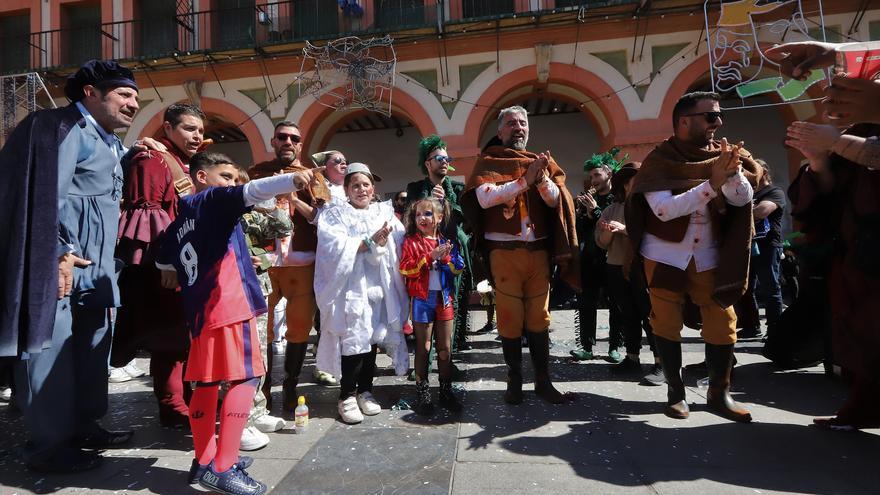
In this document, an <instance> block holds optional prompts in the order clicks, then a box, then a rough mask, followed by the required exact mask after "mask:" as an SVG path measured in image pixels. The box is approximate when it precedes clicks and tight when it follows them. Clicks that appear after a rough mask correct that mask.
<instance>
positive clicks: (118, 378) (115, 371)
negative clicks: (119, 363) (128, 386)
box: [107, 368, 131, 383]
mask: <svg viewBox="0 0 880 495" xmlns="http://www.w3.org/2000/svg"><path fill="white" fill-rule="evenodd" d="M130 380H131V375H129V374H128V373H126V372H125V368H110V376H109V377H108V378H107V381H109V382H110V383H122V382H127V381H130Z"/></svg>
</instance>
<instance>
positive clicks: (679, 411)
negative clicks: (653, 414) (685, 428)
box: [654, 334, 691, 419]
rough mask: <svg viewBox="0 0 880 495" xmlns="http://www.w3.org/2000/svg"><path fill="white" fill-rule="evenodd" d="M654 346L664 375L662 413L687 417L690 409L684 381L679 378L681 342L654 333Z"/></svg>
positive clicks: (682, 417) (674, 416)
mask: <svg viewBox="0 0 880 495" xmlns="http://www.w3.org/2000/svg"><path fill="white" fill-rule="evenodd" d="M654 346H655V347H656V348H657V354H658V355H659V356H660V364H661V365H662V367H663V375H664V376H665V377H666V387H667V388H666V409H665V410H664V411H663V413H664V414H666V415H667V416H669V417H670V418H674V419H687V417H688V416H690V414H691V411H690V408H689V407H688V404H687V400H686V399H685V395H684V381H682V379H681V342H675V341H672V340H667V339H664V338H663V337H660V336H658V335H656V334H655V335H654Z"/></svg>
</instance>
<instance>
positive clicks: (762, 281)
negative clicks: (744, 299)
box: [749, 240, 782, 325]
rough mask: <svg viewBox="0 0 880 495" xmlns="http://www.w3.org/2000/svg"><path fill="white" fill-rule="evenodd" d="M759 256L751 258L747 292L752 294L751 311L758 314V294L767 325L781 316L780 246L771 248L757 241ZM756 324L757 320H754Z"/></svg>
mask: <svg viewBox="0 0 880 495" xmlns="http://www.w3.org/2000/svg"><path fill="white" fill-rule="evenodd" d="M757 243H758V249H759V250H760V251H761V254H759V255H757V256H752V263H751V268H750V269H749V291H750V292H751V294H752V302H751V304H752V311H753V312H754V313H753V314H755V315H757V314H758V292H760V293H761V297H762V299H763V300H764V309H765V310H766V315H767V324H768V325H769V324H770V323H772V322H774V321H776V320H777V319H778V318H779V315H780V314H782V286H781V285H780V270H779V266H780V265H779V264H780V261H781V259H782V246H772V245H770V244H769V243H767V242H763V241H761V240H758V241H757ZM755 322H756V323H757V319H756V320H755Z"/></svg>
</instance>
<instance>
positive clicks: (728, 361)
mask: <svg viewBox="0 0 880 495" xmlns="http://www.w3.org/2000/svg"><path fill="white" fill-rule="evenodd" d="M706 365H707V366H708V368H709V393H708V394H707V395H706V402H707V403H708V404H709V408H710V409H712V410H713V411H715V412H716V413H718V414H720V415H721V416H723V417H725V418H727V419H729V420H731V421H738V422H740V423H748V422H750V421H751V420H752V414H751V413H749V411H748V409H746V408H744V407H742V406H740V405H739V404H737V403H736V402H735V401H734V400H733V398H732V397H731V396H730V373H731V371H732V370H733V344H727V345H714V344H706Z"/></svg>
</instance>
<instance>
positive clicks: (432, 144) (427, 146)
mask: <svg viewBox="0 0 880 495" xmlns="http://www.w3.org/2000/svg"><path fill="white" fill-rule="evenodd" d="M438 148H440V149H444V150H445V149H446V143H444V142H443V140H442V139H440V136H438V135H436V134H431V135H430V136H428V137H426V138H423V139H422V140H421V141H419V170H421V171H422V174H424V175H428V169H427V168H426V167H425V160H427V159H428V155H430V154H431V152H432V151H434V150H436V149H438ZM448 168H449V170H453V171H454V170H455V169H454V168H452V167H451V166H448Z"/></svg>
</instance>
